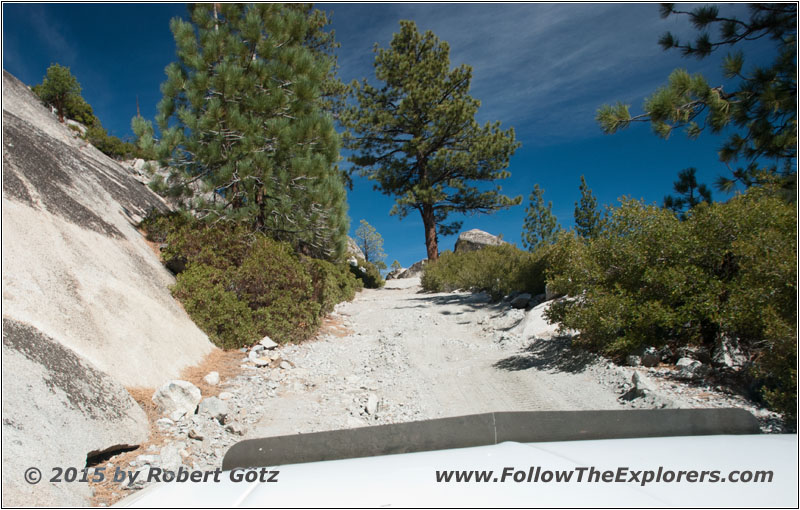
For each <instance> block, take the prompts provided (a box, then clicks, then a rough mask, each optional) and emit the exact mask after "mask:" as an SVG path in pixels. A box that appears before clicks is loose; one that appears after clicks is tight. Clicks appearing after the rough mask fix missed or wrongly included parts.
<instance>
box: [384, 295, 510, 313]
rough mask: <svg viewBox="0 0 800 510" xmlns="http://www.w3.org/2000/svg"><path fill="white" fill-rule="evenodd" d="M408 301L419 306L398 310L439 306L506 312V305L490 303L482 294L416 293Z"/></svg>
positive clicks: (486, 296)
mask: <svg viewBox="0 0 800 510" xmlns="http://www.w3.org/2000/svg"><path fill="white" fill-rule="evenodd" d="M408 301H415V302H418V303H419V304H416V305H411V306H403V307H398V308H428V307H430V306H431V305H439V306H449V305H455V306H459V305H460V306H468V307H470V308H472V309H473V310H488V311H492V312H499V311H506V309H507V308H508V303H504V302H502V301H500V302H497V303H492V302H491V300H490V299H489V296H488V295H487V294H485V293H483V292H480V293H477V294H446V295H431V294H426V293H422V292H420V293H418V294H416V295H415V296H414V297H409V298H408ZM441 313H442V314H445V315H450V314H453V312H451V311H447V310H445V311H442V312H441Z"/></svg>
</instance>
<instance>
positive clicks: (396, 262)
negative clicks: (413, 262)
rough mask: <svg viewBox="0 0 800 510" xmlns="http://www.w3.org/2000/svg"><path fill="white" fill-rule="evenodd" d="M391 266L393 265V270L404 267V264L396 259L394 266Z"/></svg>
mask: <svg viewBox="0 0 800 510" xmlns="http://www.w3.org/2000/svg"><path fill="white" fill-rule="evenodd" d="M391 267H392V271H397V270H398V269H403V264H401V263H400V261H398V260H395V261H394V262H392V266H391Z"/></svg>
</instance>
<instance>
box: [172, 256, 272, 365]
mask: <svg viewBox="0 0 800 510" xmlns="http://www.w3.org/2000/svg"><path fill="white" fill-rule="evenodd" d="M227 286H228V275H227V274H225V271H222V270H220V269H217V268H214V267H210V266H206V265H203V264H193V265H190V266H189V267H188V268H187V269H186V271H184V272H182V273H181V274H179V275H178V277H177V282H176V284H175V285H174V286H173V288H172V294H173V295H174V296H175V297H176V298H177V299H178V300H179V301H180V302H181V303H182V304H183V307H184V308H185V309H186V312H187V313H188V314H189V316H190V317H191V318H192V320H193V321H194V322H195V324H197V326H198V327H199V328H200V329H202V330H203V331H205V333H206V334H207V335H208V337H209V338H210V339H211V341H212V342H214V344H216V345H217V346H218V347H221V348H223V349H236V348H239V347H242V346H245V345H249V344H252V343H253V342H254V341H256V340H257V339H258V338H259V337H258V331H257V327H256V324H255V321H254V319H253V311H252V310H251V309H250V307H249V306H247V303H246V302H245V301H243V300H241V299H239V297H238V296H237V295H236V293H234V292H231V291H230V290H227V288H226V287H227Z"/></svg>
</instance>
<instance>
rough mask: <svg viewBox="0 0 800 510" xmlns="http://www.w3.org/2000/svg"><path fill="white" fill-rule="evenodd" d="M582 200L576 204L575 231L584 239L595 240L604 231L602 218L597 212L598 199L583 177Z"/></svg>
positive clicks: (581, 186)
mask: <svg viewBox="0 0 800 510" xmlns="http://www.w3.org/2000/svg"><path fill="white" fill-rule="evenodd" d="M580 190H581V200H580V203H579V202H575V231H576V232H577V233H578V235H579V236H581V237H582V238H584V239H594V238H595V237H596V236H597V234H599V233H600V230H601V229H602V216H601V215H600V212H599V211H598V210H597V199H596V198H595V197H594V195H593V194H592V190H591V189H589V186H588V185H587V184H586V179H585V178H584V176H582V175H581V185H580Z"/></svg>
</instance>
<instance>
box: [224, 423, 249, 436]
mask: <svg viewBox="0 0 800 510" xmlns="http://www.w3.org/2000/svg"><path fill="white" fill-rule="evenodd" d="M225 430H226V431H228V432H230V433H231V434H234V435H236V436H243V435H244V428H243V427H242V426H241V425H240V424H238V423H236V422H233V423H229V424H228V425H227V426H226V427H225Z"/></svg>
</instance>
